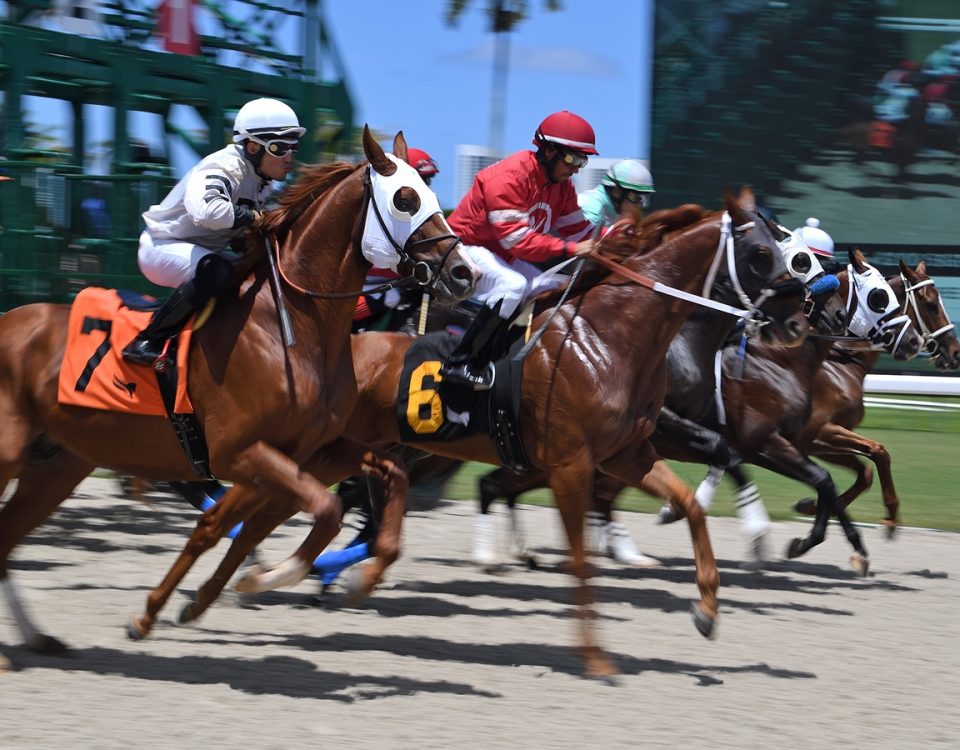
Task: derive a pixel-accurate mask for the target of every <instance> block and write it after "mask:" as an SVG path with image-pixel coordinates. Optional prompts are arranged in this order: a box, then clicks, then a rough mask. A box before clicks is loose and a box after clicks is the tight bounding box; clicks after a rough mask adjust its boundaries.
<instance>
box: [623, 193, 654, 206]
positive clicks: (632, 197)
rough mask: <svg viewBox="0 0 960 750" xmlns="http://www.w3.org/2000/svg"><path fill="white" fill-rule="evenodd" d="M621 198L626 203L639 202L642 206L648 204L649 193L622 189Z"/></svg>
mask: <svg viewBox="0 0 960 750" xmlns="http://www.w3.org/2000/svg"><path fill="white" fill-rule="evenodd" d="M623 199H624V200H625V201H626V202H627V203H639V204H640V205H641V206H643V207H644V208H646V207H647V206H649V205H650V193H640V192H638V191H636V190H624V191H623Z"/></svg>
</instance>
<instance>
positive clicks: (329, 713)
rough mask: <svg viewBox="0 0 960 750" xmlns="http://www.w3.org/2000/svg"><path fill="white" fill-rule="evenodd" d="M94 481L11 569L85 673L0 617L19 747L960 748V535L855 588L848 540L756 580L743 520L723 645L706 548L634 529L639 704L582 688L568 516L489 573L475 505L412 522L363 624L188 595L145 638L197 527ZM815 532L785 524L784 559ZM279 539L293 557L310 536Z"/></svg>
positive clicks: (183, 514) (618, 690) (298, 599)
mask: <svg viewBox="0 0 960 750" xmlns="http://www.w3.org/2000/svg"><path fill="white" fill-rule="evenodd" d="M116 491H117V490H116V485H115V483H113V482H112V480H106V479H88V480H87V481H86V482H85V483H84V484H82V485H81V486H80V488H79V490H78V492H77V494H76V495H75V496H74V497H73V498H72V499H71V500H69V501H68V502H67V503H66V504H65V505H64V506H63V508H62V509H61V510H60V511H59V512H58V514H57V515H56V516H54V518H52V519H51V520H50V521H49V522H48V523H47V524H46V525H45V526H43V527H42V528H41V529H39V530H38V531H37V532H36V533H35V534H34V535H33V536H32V537H31V538H30V540H29V543H28V544H26V545H25V546H23V547H21V548H20V549H19V550H18V551H17V553H16V555H15V561H14V564H13V575H14V576H15V580H16V581H17V583H18V584H19V587H20V590H21V593H22V594H23V595H24V598H25V599H26V601H27V602H28V604H29V606H30V608H31V611H32V613H33V614H34V616H35V618H36V620H37V622H38V623H40V624H41V625H42V626H43V627H44V628H45V629H46V630H47V631H48V632H50V633H51V634H53V635H56V636H58V637H60V638H61V639H63V640H65V641H67V642H68V643H69V644H70V645H71V646H72V647H73V651H72V652H71V655H70V656H68V657H43V656H37V655H34V654H31V653H28V652H26V651H25V650H23V648H21V647H20V646H19V645H17V643H18V641H19V636H18V635H17V633H16V632H15V630H14V625H13V620H12V618H11V616H10V613H9V612H8V610H7V607H6V604H5V602H0V654H2V655H3V656H5V657H6V659H8V660H9V662H10V665H9V671H7V672H6V673H0V748H2V750H13V749H17V750H20V749H23V750H27V749H29V750H43V749H46V748H51V749H52V748H58V749H59V748H69V749H71V750H80V749H83V748H98V749H104V750H109V749H111V748H129V747H137V748H139V749H141V750H143V749H152V748H201V749H204V748H210V749H213V748H243V749H244V750H259V749H261V748H264V749H266V748H271V749H272V748H283V749H284V750H294V748H317V749H318V750H320V749H321V748H322V749H323V750H329V749H330V748H351V749H354V748H373V747H377V748H388V749H389V748H418V749H420V748H458V747H469V748H510V749H511V750H513V749H514V748H575V747H591V748H597V749H600V748H624V747H638V748H642V749H644V750H645V749H647V748H667V747H670V748H674V747H684V748H694V749H696V748H743V749H745V748H769V747H783V748H799V747H806V748H831V747H851V748H870V750H879V749H880V748H930V747H938V746H942V747H956V744H955V743H956V742H957V738H958V737H960V712H958V708H957V706H958V702H960V677H958V674H960V669H958V667H960V644H958V638H957V629H958V623H960V586H958V580H960V578H958V574H960V571H958V563H960V536H958V535H956V534H949V533H937V532H928V531H918V530H905V531H903V532H902V533H901V535H900V537H899V538H898V539H897V540H896V541H893V542H888V541H886V540H885V539H883V538H882V536H881V532H880V531H879V530H877V529H869V528H868V529H864V533H865V541H866V543H867V546H868V549H869V550H870V551H871V553H872V561H873V570H872V571H871V575H870V576H869V577H868V578H866V579H860V578H857V577H855V576H854V574H853V573H852V571H850V570H849V568H848V566H847V563H846V560H847V557H848V554H849V552H848V547H847V545H846V542H845V540H844V539H843V536H842V534H841V533H840V530H839V528H838V527H836V526H831V528H830V533H829V538H828V540H827V542H826V543H825V544H824V545H823V546H821V547H820V548H817V549H815V550H813V551H812V552H810V553H809V554H808V555H807V557H806V558H804V559H803V560H801V561H796V562H792V563H777V564H775V565H774V566H773V569H772V570H770V571H768V572H766V573H763V574H750V573H747V572H743V571H741V570H740V569H739V568H738V567H737V562H736V561H737V560H738V559H739V558H740V556H741V552H742V547H743V543H742V541H741V539H740V535H739V531H738V529H737V525H736V522H735V521H733V520H730V519H711V521H710V530H711V534H712V538H713V542H714V549H715V551H716V553H717V557H718V559H719V564H720V574H721V589H720V595H721V619H720V622H719V632H718V636H717V639H716V640H714V641H706V640H704V639H703V638H701V637H700V636H699V635H698V634H697V633H696V631H695V630H694V627H693V624H692V622H691V619H690V616H689V605H690V601H691V599H692V598H693V597H694V596H695V594H696V587H695V584H694V582H693V565H692V558H691V552H690V544H689V534H688V532H687V530H686V528H685V526H683V525H681V524H676V525H674V526H669V527H657V526H654V524H653V517H652V516H651V515H641V514H624V516H623V520H624V522H625V523H627V525H628V526H629V527H630V528H631V530H632V531H633V532H634V533H635V535H636V536H637V537H638V538H639V539H641V540H642V542H643V543H642V547H643V549H644V551H646V552H648V553H649V554H653V555H656V556H658V557H660V558H661V559H663V560H664V562H665V563H666V567H664V568H662V569H660V570H654V571H626V570H623V569H621V568H618V567H617V566H616V565H614V564H613V563H611V562H610V561H605V560H600V561H598V565H599V568H600V570H601V575H600V577H598V578H597V579H595V583H596V586H597V592H598V595H599V598H600V601H601V604H600V606H599V609H598V611H599V617H598V624H599V627H600V633H601V637H602V641H603V643H604V644H605V645H606V646H607V648H608V650H609V651H610V652H611V653H612V654H613V656H614V658H615V659H616V661H617V663H618V665H619V666H620V668H621V669H622V671H623V676H622V677H621V678H620V680H619V684H618V685H616V686H610V685H608V684H604V683H602V682H596V681H590V680H586V679H583V678H582V677H580V676H579V672H580V664H579V661H578V658H577V655H576V652H575V651H574V649H573V644H574V642H575V637H576V630H575V621H574V618H573V617H572V614H571V607H570V605H569V602H570V601H571V586H570V580H569V578H568V576H566V575H564V574H561V573H560V572H558V571H557V570H556V568H555V566H556V564H557V563H559V562H560V561H561V560H562V556H561V554H562V548H563V545H562V542H561V540H562V534H561V530H560V525H559V517H558V515H557V513H556V511H555V510H553V509H546V508H534V507H524V508H523V512H522V516H523V519H524V521H525V523H526V527H527V529H528V536H529V537H530V539H531V542H532V546H533V547H534V548H535V549H537V550H539V552H540V558H541V561H542V562H544V563H546V565H547V568H546V569H545V570H540V571H527V570H525V569H521V568H519V567H515V568H511V570H510V572H508V573H506V574H503V575H499V576H492V575H489V574H486V573H483V572H480V571H478V570H476V569H474V568H473V567H472V566H471V565H470V564H469V563H468V562H467V561H468V558H469V549H470V539H471V534H472V529H473V516H472V513H473V507H472V506H470V505H467V504H465V503H449V504H446V505H444V506H443V507H441V508H439V509H436V510H433V511H430V512H429V513H413V514H410V515H409V516H408V517H407V524H406V526H405V556H404V557H403V558H402V559H401V561H400V562H399V563H398V564H397V565H396V566H395V567H394V568H393V570H392V572H391V575H390V578H389V580H388V582H387V584H386V585H385V586H384V587H383V588H382V589H381V590H379V591H378V592H376V593H375V595H374V596H373V597H372V598H371V599H370V600H369V601H368V602H367V605H366V606H364V607H363V608H359V609H348V608H344V607H340V606H337V605H336V604H335V603H332V604H330V605H328V606H326V607H321V606H317V604H316V602H315V594H316V593H317V590H318V586H317V584H316V582H315V581H312V580H311V581H307V582H304V583H303V584H301V585H300V586H299V587H297V588H295V589H293V590H287V591H281V592H274V593H270V594H265V595H261V596H259V597H257V598H255V599H249V600H245V601H243V600H241V599H240V598H239V597H238V596H237V595H236V594H230V595H229V596H228V597H227V598H226V599H225V600H221V602H219V603H218V604H217V605H216V606H215V607H214V608H213V609H212V610H211V611H210V612H209V613H208V614H207V615H206V616H205V617H204V618H203V619H202V620H200V621H199V622H198V623H197V624H196V625H194V626H191V627H185V628H178V627H175V626H174V625H173V624H172V619H173V618H174V617H175V616H176V614H177V612H178V611H179V609H180V607H181V606H182V604H183V603H184V602H185V600H186V599H185V596H186V594H188V593H190V592H192V591H193V589H194V588H195V587H196V586H197V585H198V584H199V583H200V582H201V580H202V578H201V576H203V575H205V574H206V573H208V572H209V571H210V570H212V567H213V564H214V563H215V562H216V561H217V560H218V559H219V555H220V554H221V551H220V550H215V551H214V552H213V553H210V554H209V555H207V557H206V558H204V559H203V560H201V565H200V566H199V567H198V569H197V570H196V571H195V572H194V574H193V575H191V576H189V577H188V578H187V579H186V581H185V585H184V587H183V588H182V589H181V592H180V594H178V595H177V596H176V597H175V599H174V601H173V602H172V604H171V606H170V607H169V608H168V610H166V611H165V612H164V613H163V617H162V619H161V621H160V623H159V625H158V627H157V629H156V630H155V631H154V633H153V635H152V637H151V638H150V639H149V640H146V641H143V642H133V641H129V640H127V638H126V636H125V635H124V631H123V626H124V624H125V623H126V621H127V619H128V618H129V617H130V615H132V614H133V613H135V612H137V611H139V610H140V608H141V607H142V606H143V603H144V599H145V597H146V594H147V592H148V591H149V589H150V588H151V587H152V586H153V585H154V584H155V583H156V582H158V581H159V579H160V577H161V574H162V573H163V572H164V571H165V570H166V567H167V566H168V565H169V564H170V563H171V562H172V561H173V559H174V556H175V554H176V551H177V550H179V548H180V545H181V544H182V542H183V541H184V540H185V539H186V536H187V534H188V531H189V529H190V528H192V523H193V519H194V517H195V515H194V512H193V510H192V509H191V508H190V507H189V506H187V505H186V504H185V503H182V501H177V500H174V499H173V498H171V497H169V496H166V495H160V494H154V495H151V496H150V499H151V501H152V502H153V503H154V505H153V507H146V506H144V505H142V504H140V503H137V502H135V501H132V500H128V499H124V498H121V497H117V496H116ZM807 528H808V527H807V526H806V525H802V524H799V523H796V524H777V525H776V526H775V528H774V531H773V537H774V542H775V544H776V547H777V549H778V550H782V548H783V547H784V546H785V544H786V542H787V540H788V539H789V538H790V537H792V536H797V535H800V534H805V533H806V530H807ZM306 529H307V526H306V523H305V521H303V520H299V519H298V520H295V521H292V522H291V523H289V524H287V525H286V526H285V527H283V528H282V529H281V530H279V531H278V532H276V533H275V534H274V535H273V536H272V537H271V538H270V539H269V540H268V541H267V543H266V544H265V545H264V547H263V552H264V554H265V557H266V558H267V559H268V560H270V561H271V562H277V561H279V560H280V559H281V558H282V557H285V556H286V555H287V554H288V553H289V552H290V551H292V550H293V548H294V547H295V546H296V544H297V543H298V542H299V540H300V539H302V537H303V536H304V535H305V533H306Z"/></svg>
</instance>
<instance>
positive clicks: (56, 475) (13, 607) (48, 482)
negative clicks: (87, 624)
mask: <svg viewBox="0 0 960 750" xmlns="http://www.w3.org/2000/svg"><path fill="white" fill-rule="evenodd" d="M94 468H95V467H94V466H93V465H91V464H90V463H88V462H87V461H85V460H83V459H81V458H79V457H77V456H75V455H74V454H72V453H69V452H68V451H66V450H59V451H58V452H57V453H56V454H55V455H54V456H53V457H52V458H49V459H46V460H43V461H38V462H37V463H31V464H27V465H26V466H24V467H22V469H21V470H20V471H19V475H18V482H17V489H16V491H15V492H14V494H13V496H12V497H11V498H10V499H9V500H8V501H7V503H6V505H4V506H3V509H2V510H0V586H2V588H3V593H4V596H5V598H6V600H7V605H8V606H9V608H10V611H11V613H12V614H13V619H14V621H15V622H16V623H17V628H18V629H19V630H20V634H21V636H22V637H23V641H24V643H25V644H26V646H27V648H29V649H30V650H31V651H36V652H38V653H46V654H52V653H61V652H63V651H65V650H66V646H65V645H64V644H63V643H62V642H61V641H59V640H57V639H56V638H54V637H52V636H49V635H45V634H44V633H43V632H42V631H41V630H40V629H39V628H38V627H37V626H36V625H34V623H33V621H32V620H31V618H30V616H29V615H28V613H27V610H26V608H25V607H24V605H23V603H22V602H21V601H20V597H19V596H18V595H17V592H16V589H15V588H14V585H13V581H12V580H11V578H10V576H9V571H8V570H7V561H8V560H9V558H10V553H11V552H12V551H13V550H14V548H15V547H16V546H17V545H18V544H19V543H20V542H21V541H22V540H23V539H24V537H26V536H27V535H28V534H29V533H30V532H31V531H33V530H34V529H35V528H37V527H38V526H39V525H40V524H41V523H43V522H44V521H45V520H46V519H47V518H49V517H50V515H51V514H52V513H53V512H54V511H55V510H56V509H57V508H58V507H59V506H60V504H61V503H62V502H63V501H64V500H66V499H67V498H68V497H69V496H70V493H71V492H72V491H73V490H74V488H75V487H76V486H77V485H78V484H79V483H80V482H81V481H82V480H83V478H84V477H86V476H87V474H89V473H90V472H91V471H92V470H93V469H94ZM12 471H13V469H12V468H11V472H12ZM7 481H9V478H8V479H7ZM4 484H6V482H4Z"/></svg>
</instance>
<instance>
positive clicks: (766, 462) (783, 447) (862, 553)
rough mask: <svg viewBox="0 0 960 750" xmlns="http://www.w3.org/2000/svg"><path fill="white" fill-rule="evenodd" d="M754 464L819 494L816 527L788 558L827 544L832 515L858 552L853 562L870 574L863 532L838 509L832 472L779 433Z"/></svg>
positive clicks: (796, 543)
mask: <svg viewBox="0 0 960 750" xmlns="http://www.w3.org/2000/svg"><path fill="white" fill-rule="evenodd" d="M753 462H754V463H755V464H757V466H761V467H763V468H765V469H769V470H770V471H775V472H777V473H778V474H781V475H783V476H785V477H789V478H790V479H795V480H796V481H798V482H803V483H805V484H807V485H809V486H810V487H813V488H814V489H815V490H816V491H817V515H816V518H815V519H814V522H813V528H812V529H811V531H810V534H809V535H808V536H807V537H806V538H805V539H800V538H797V539H793V540H792V541H791V542H790V544H789V546H788V547H787V558H789V559H793V558H795V557H800V556H801V555H803V554H805V553H806V552H807V551H808V550H809V549H811V548H813V547H816V546H817V545H818V544H820V543H821V542H823V540H824V539H825V538H826V535H827V521H829V519H830V516H831V515H836V517H837V520H839V521H840V525H841V527H842V528H843V532H844V534H845V535H846V537H847V541H849V542H850V545H851V546H852V547H853V549H854V555H853V557H852V558H851V563H852V564H853V566H854V568H856V569H857V570H858V572H861V573H862V574H864V575H866V571H867V567H868V566H869V556H868V555H867V551H866V548H864V546H863V540H862V539H861V537H860V532H859V531H857V528H856V527H855V526H854V525H853V523H852V521H851V520H850V518H849V516H847V513H846V511H844V510H843V509H842V508H840V507H839V506H838V503H837V488H836V486H835V485H834V483H833V478H832V477H831V476H830V473H829V472H828V471H827V470H826V469H824V468H823V467H822V466H819V465H817V464H815V463H814V462H813V461H811V460H810V459H809V458H807V457H806V456H804V455H803V454H801V453H800V451H798V450H797V449H796V447H795V446H794V445H793V444H792V443H790V442H789V441H788V440H787V439H786V438H784V437H783V436H782V435H780V434H779V433H774V434H773V435H771V436H770V438H769V439H768V440H767V442H766V444H765V445H764V449H763V451H762V452H761V453H759V454H758V455H757V456H755V457H754V459H753Z"/></svg>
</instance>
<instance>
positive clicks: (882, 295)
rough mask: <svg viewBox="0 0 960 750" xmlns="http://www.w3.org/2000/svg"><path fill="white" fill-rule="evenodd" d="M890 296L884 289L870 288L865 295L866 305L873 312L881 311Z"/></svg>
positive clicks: (884, 308) (885, 307) (885, 306)
mask: <svg viewBox="0 0 960 750" xmlns="http://www.w3.org/2000/svg"><path fill="white" fill-rule="evenodd" d="M889 301H890V297H889V295H888V294H887V290H886V289H871V290H870V293H869V294H868V295H867V307H869V308H870V309H871V310H873V311H874V312H875V313H881V312H883V311H884V310H886V309H887V304H888V303H889Z"/></svg>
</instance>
